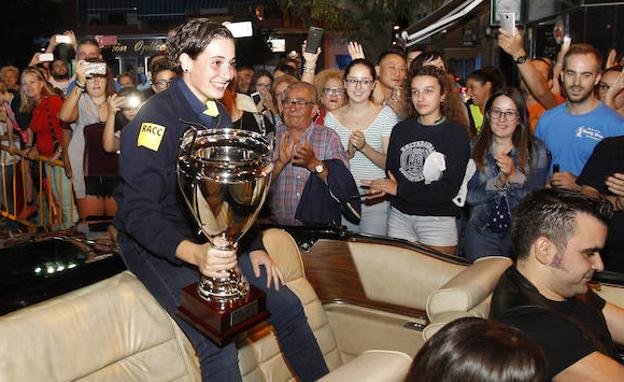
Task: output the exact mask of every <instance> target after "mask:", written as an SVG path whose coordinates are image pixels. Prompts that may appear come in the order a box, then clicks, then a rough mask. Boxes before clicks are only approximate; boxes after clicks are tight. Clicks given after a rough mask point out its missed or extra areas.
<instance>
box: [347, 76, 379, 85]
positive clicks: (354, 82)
mask: <svg viewBox="0 0 624 382" xmlns="http://www.w3.org/2000/svg"><path fill="white" fill-rule="evenodd" d="M345 81H346V82H347V85H349V86H358V85H362V86H364V87H368V86H370V85H371V84H372V83H373V82H375V81H374V80H369V79H361V80H359V79H357V78H353V77H350V78H347V79H346V80H345Z"/></svg>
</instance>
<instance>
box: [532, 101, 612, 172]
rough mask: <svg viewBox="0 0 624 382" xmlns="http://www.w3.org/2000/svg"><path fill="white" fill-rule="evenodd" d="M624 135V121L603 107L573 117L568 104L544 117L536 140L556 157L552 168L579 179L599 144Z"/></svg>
mask: <svg viewBox="0 0 624 382" xmlns="http://www.w3.org/2000/svg"><path fill="white" fill-rule="evenodd" d="M618 135H624V118H622V117H621V116H620V115H619V114H618V113H616V112H615V111H613V110H612V109H610V108H609V107H608V106H606V105H605V104H603V103H602V102H601V103H600V105H599V106H598V107H597V108H595V109H594V110H592V111H591V112H589V113H586V114H582V115H572V114H570V113H569V112H568V108H567V105H566V104H565V103H564V104H562V105H559V106H557V107H556V108H554V109H552V110H548V111H546V112H544V114H542V117H541V118H540V119H539V122H538V123H537V127H536V128H535V136H536V137H537V138H539V139H541V140H542V141H544V143H546V147H547V148H548V150H549V151H550V152H551V154H552V161H551V162H550V163H551V165H550V173H552V165H553V164H555V163H558V164H559V169H560V171H562V172H564V171H567V172H570V173H572V174H574V175H575V176H578V175H579V174H580V173H581V170H582V169H583V166H585V163H586V162H587V160H588V159H589V156H590V155H591V153H592V151H593V150H594V147H595V146H596V144H598V142H600V141H601V140H603V139H604V138H607V137H615V136H618Z"/></svg>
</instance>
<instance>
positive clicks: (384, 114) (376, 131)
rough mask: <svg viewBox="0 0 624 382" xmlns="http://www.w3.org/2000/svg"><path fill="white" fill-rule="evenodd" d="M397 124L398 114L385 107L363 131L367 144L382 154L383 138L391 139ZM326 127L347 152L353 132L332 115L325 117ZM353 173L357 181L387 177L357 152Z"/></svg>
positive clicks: (353, 159) (353, 163)
mask: <svg viewBox="0 0 624 382" xmlns="http://www.w3.org/2000/svg"><path fill="white" fill-rule="evenodd" d="M397 123H399V120H398V118H397V116H396V114H394V111H392V109H391V108H390V107H388V106H384V108H383V109H381V111H380V112H379V114H377V118H375V120H374V121H373V122H372V123H371V124H370V126H368V127H367V128H366V129H364V130H362V132H363V133H364V137H365V138H366V143H368V145H369V146H370V147H372V148H373V149H375V150H376V151H378V152H382V146H383V138H387V139H389V138H390V133H391V132H392V128H394V125H396V124H397ZM325 126H327V127H328V128H330V129H332V130H334V131H335V132H336V133H337V134H338V136H339V137H340V141H341V142H342V145H343V147H344V149H345V150H346V149H347V147H348V146H347V145H348V143H349V137H350V136H351V133H353V130H351V129H349V128H347V127H345V126H343V125H342V124H341V123H340V122H339V121H338V119H336V117H334V115H333V114H332V113H327V115H326V116H325ZM351 173H352V174H353V178H354V179H355V180H356V181H358V180H360V179H380V178H385V177H386V173H385V171H384V170H383V169H381V168H379V167H377V165H375V164H374V163H373V162H372V161H371V160H370V159H368V157H367V156H366V155H364V154H363V153H362V152H360V151H356V152H355V156H354V157H353V158H351Z"/></svg>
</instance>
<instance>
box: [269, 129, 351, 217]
mask: <svg viewBox="0 0 624 382" xmlns="http://www.w3.org/2000/svg"><path fill="white" fill-rule="evenodd" d="M286 129H287V128H286V126H285V125H284V124H280V125H279V126H278V127H277V129H276V130H275V131H276V143H275V147H276V148H275V158H276V159H277V155H278V154H277V153H278V150H279V144H280V142H281V141H282V138H283V137H284V133H285V132H286ZM306 141H309V142H310V144H311V145H312V148H313V149H314V153H315V154H316V157H317V158H318V159H320V160H326V159H340V160H342V161H343V162H344V164H345V166H347V168H348V167H349V158H348V157H347V154H346V153H345V151H344V149H343V148H342V144H341V143H340V138H339V137H338V135H336V133H334V131H333V130H330V129H327V128H325V127H324V126H320V125H317V124H314V123H312V124H311V125H310V127H308V128H307V129H306V131H305V132H304V133H303V136H302V137H301V140H300V141H299V143H297V144H298V145H303V144H304V143H305V142H306ZM310 175H311V174H310V171H308V170H307V169H306V168H304V167H297V166H293V165H292V162H291V163H288V164H287V165H286V167H284V169H283V170H282V172H281V174H280V175H279V176H278V177H277V179H273V183H272V184H271V189H270V191H269V206H270V207H271V214H272V217H271V218H272V219H273V221H275V222H276V223H278V224H288V225H301V224H302V223H301V222H300V221H298V220H296V219H295V211H297V205H298V204H299V199H300V198H301V194H302V193H303V188H304V186H305V184H306V182H307V180H308V177H309V176H310Z"/></svg>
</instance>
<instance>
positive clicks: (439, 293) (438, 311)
mask: <svg viewBox="0 0 624 382" xmlns="http://www.w3.org/2000/svg"><path fill="white" fill-rule="evenodd" d="M512 264H513V263H512V261H511V259H509V258H507V257H497V256H491V257H483V258H480V259H477V260H476V261H475V262H474V263H473V264H471V265H469V266H468V267H466V269H464V270H463V271H461V272H460V273H458V274H457V275H456V276H455V277H453V278H452V279H450V280H449V281H448V282H447V283H446V284H444V285H443V286H442V287H441V288H440V289H438V290H436V291H434V292H433V293H431V294H430V295H429V298H428V299H427V317H428V318H429V322H430V324H429V325H427V327H426V328H425V329H424V330H423V336H424V337H425V339H426V340H428V339H429V338H431V336H433V335H434V334H435V333H437V332H438V330H440V329H441V328H442V327H443V326H444V325H446V324H447V323H449V322H451V321H453V320H456V319H458V318H461V317H481V318H487V317H488V315H489V312H490V302H491V299H492V292H493V291H494V288H495V287H496V284H498V280H499V279H500V277H501V276H502V274H503V273H504V272H505V271H506V270H507V268H509V267H510V266H511V265H512Z"/></svg>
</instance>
